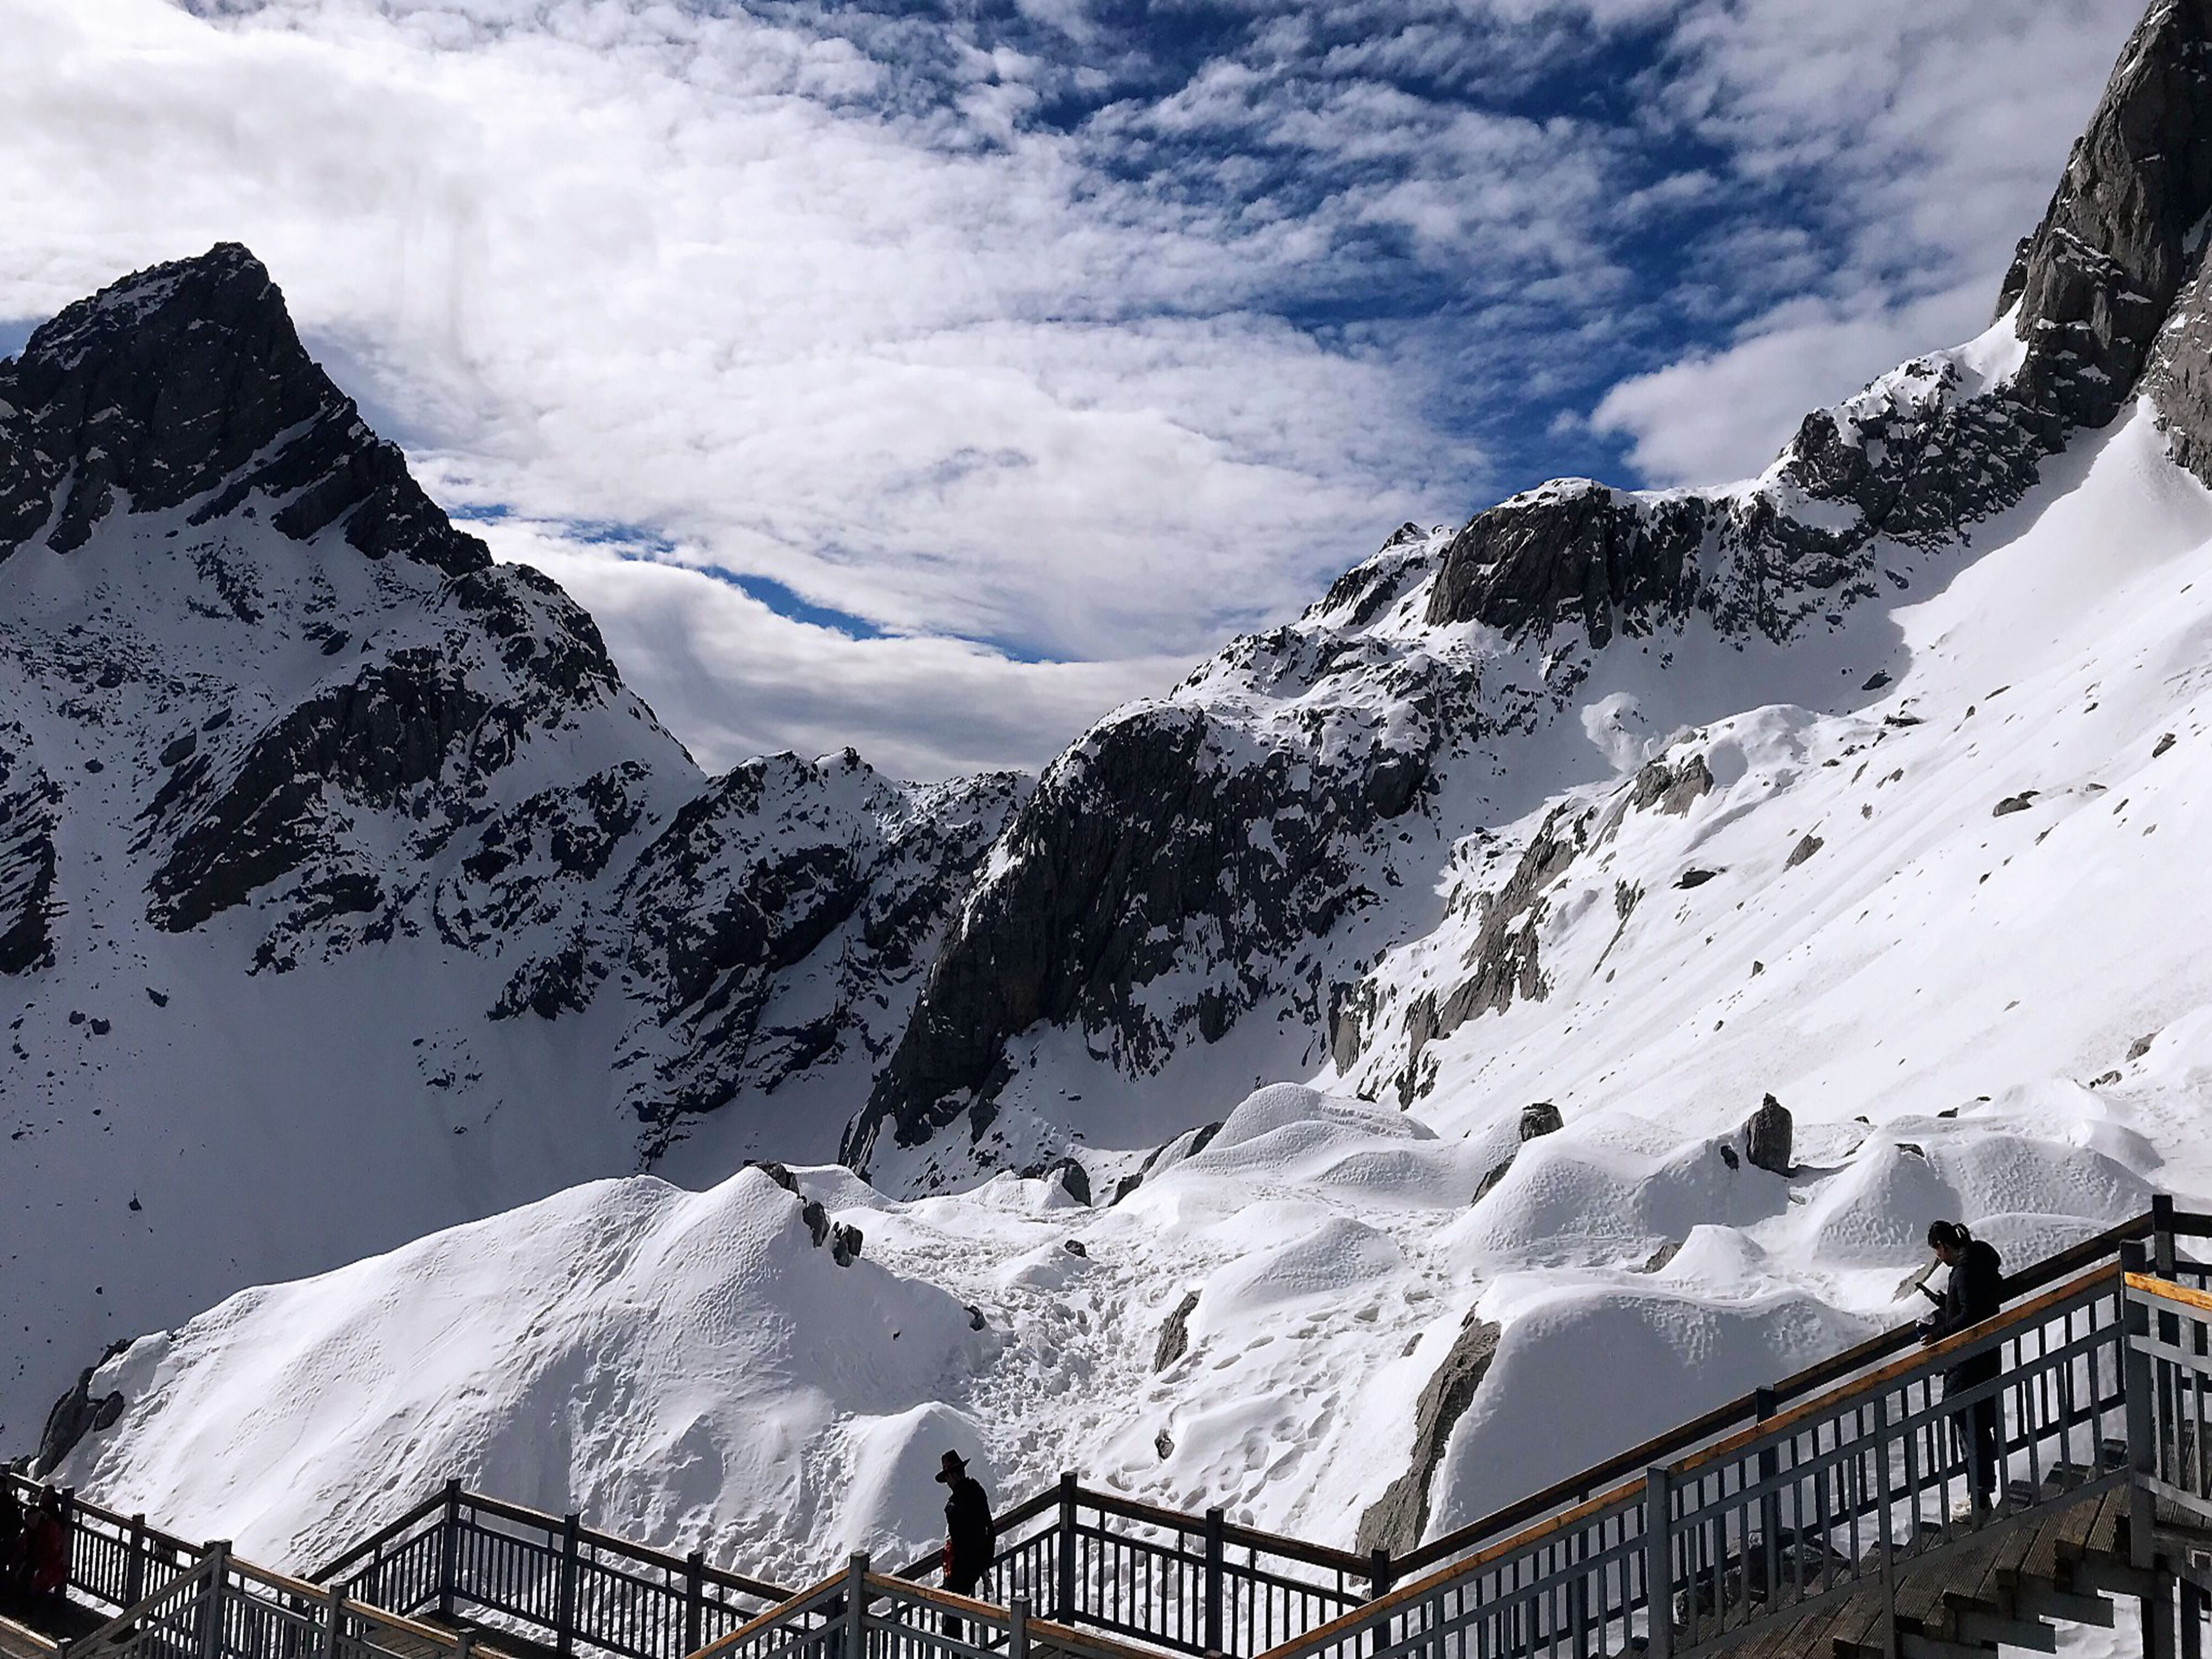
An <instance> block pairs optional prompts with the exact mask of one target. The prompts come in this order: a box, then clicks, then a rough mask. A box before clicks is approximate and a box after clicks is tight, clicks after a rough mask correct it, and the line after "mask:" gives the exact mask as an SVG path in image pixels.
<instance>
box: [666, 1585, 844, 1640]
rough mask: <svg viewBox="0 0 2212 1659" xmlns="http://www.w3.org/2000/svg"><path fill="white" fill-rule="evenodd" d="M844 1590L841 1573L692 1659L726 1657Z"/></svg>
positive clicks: (757, 1617)
mask: <svg viewBox="0 0 2212 1659" xmlns="http://www.w3.org/2000/svg"><path fill="white" fill-rule="evenodd" d="M844 1589H845V1574H843V1573H842V1572H839V1573H837V1574H836V1575H834V1576H833V1577H828V1578H825V1579H823V1581H822V1582H821V1583H818V1584H816V1585H814V1586H813V1587H812V1588H811V1589H803V1590H801V1591H799V1594H798V1595H793V1596H788V1597H787V1598H786V1599H785V1600H783V1601H779V1602H778V1603H777V1604H776V1605H775V1606H774V1607H769V1608H766V1609H764V1610H763V1611H762V1612H759V1613H755V1614H754V1615H753V1616H752V1617H751V1618H750V1619H748V1620H745V1622H744V1624H742V1625H740V1626H738V1627H737V1628H736V1629H735V1630H733V1631H732V1632H730V1633H729V1634H728V1635H727V1636H718V1637H716V1638H714V1640H713V1641H711V1642H709V1643H708V1644H707V1645H706V1646H705V1647H703V1648H701V1649H700V1650H698V1651H697V1652H696V1653H694V1654H692V1655H691V1656H690V1659H712V1656H714V1655H718V1654H723V1653H727V1652H729V1651H730V1650H732V1649H733V1648H735V1647H737V1646H738V1644H740V1643H743V1642H746V1641H750V1639H751V1638H753V1637H754V1636H755V1635H756V1634H757V1633H758V1632H761V1631H763V1630H766V1629H767V1628H768V1627H769V1626H771V1625H773V1624H775V1622H776V1621H777V1620H781V1619H787V1618H789V1617H791V1616H792V1615H793V1613H804V1612H805V1611H806V1609H807V1608H808V1607H812V1606H814V1605H815V1604H817V1602H822V1601H830V1600H833V1599H834V1598H836V1596H838V1595H842V1593H843V1591H844Z"/></svg>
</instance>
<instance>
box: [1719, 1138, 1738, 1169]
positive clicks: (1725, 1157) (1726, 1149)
mask: <svg viewBox="0 0 2212 1659" xmlns="http://www.w3.org/2000/svg"><path fill="white" fill-rule="evenodd" d="M1720 1150H1721V1162H1722V1163H1723V1164H1727V1165H1728V1166H1729V1169H1731V1170H1735V1169H1740V1168H1741V1167H1742V1163H1743V1160H1742V1159H1741V1158H1738V1157H1737V1156H1736V1155H1735V1147H1733V1146H1729V1145H1728V1144H1727V1143H1725V1142H1723V1144H1722V1146H1721V1149H1720Z"/></svg>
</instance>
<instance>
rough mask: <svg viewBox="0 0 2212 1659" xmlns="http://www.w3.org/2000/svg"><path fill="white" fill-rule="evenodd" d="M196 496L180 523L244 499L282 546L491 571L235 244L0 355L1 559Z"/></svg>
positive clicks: (98, 299)
mask: <svg viewBox="0 0 2212 1659" xmlns="http://www.w3.org/2000/svg"><path fill="white" fill-rule="evenodd" d="M201 497H204V498H205V499H204V500H201V501H199V504H198V506H197V507H196V509H195V511H194V514H193V517H194V520H195V522H199V523H204V522H206V521H207V520H210V519H213V518H216V517H218V516H220V515H222V514H224V513H232V512H235V511H239V510H240V509H241V508H242V507H244V506H245V505H246V503H247V502H248V501H255V502H258V503H260V504H261V505H262V507H263V508H264V511H265V513H266V516H267V518H268V521H269V522H270V524H271V525H273V526H275V527H276V529H277V530H279V531H280V532H283V534H285V535H287V536H290V537H293V538H296V539H300V540H306V539H307V538H310V537H313V536H314V535H316V534H318V533H319V532H321V531H323V530H325V529H327V528H329V527H330V526H333V525H341V524H342V525H343V532H344V536H345V539H346V540H347V542H349V544H352V545H353V546H354V547H356V548H357V549H359V550H361V551H362V552H363V553H365V554H367V555H368V556H369V557H371V558H377V559H380V558H385V557H387V556H400V557H403V558H407V559H411V560H415V561H416V562H421V563H423V564H427V565H430V566H433V567H435V568H437V569H439V570H441V571H443V572H445V573H447V574H452V575H459V574H462V573H464V572H466V571H471V570H476V569H479V568H483V566H485V565H488V564H489V562H490V556H489V554H488V553H487V552H486V551H485V550H484V546H483V543H482V542H479V541H478V540H477V539H476V538H474V537H473V536H468V535H464V534H462V533H461V532H459V531H456V530H455V529H454V528H453V526H452V525H451V523H449V522H448V521H447V518H446V515H445V514H444V513H441V512H440V511H439V510H438V509H437V508H436V507H434V506H433V505H432V504H431V502H430V501H429V498H428V496H426V495H423V494H422V490H421V489H420V488H419V487H418V486H417V485H416V483H415V481H414V480H413V479H412V478H411V477H409V475H408V472H407V468H406V465H405V463H404V460H403V459H402V458H401V456H400V453H399V451H398V449H397V448H396V447H393V446H392V445H391V444H388V443H386V442H384V441H381V440H380V439H379V438H378V437H377V436H376V435H374V433H372V432H370V431H369V429H368V428H367V427H366V426H365V425H363V424H362V420H361V417H360V415H359V412H358V411H357V410H356V409H355V407H354V404H353V402H352V400H351V399H350V398H347V397H345V396H344V395H343V393H341V392H339V391H338V389H337V387H336V386H333V385H331V381H330V379H329V377H328V376H327V375H325V374H324V373H323V372H322V370H321V369H320V368H318V367H317V366H316V365H315V363H314V362H313V359H312V358H310V357H309V356H307V352H306V350H305V349H303V348H302V347H301V344H300V340H299V336H298V334H297V333H296V332H295V331H294V329H293V327H292V321H291V318H290V317H289V314H288V313H286V311H285V307H284V301H283V295H281V294H279V293H278V292H277V290H276V285H275V284H274V283H271V282H270V279H269V273H268V271H267V270H264V269H263V267H262V265H261V263H260V261H258V259H256V258H254V257H253V256H252V254H250V253H248V252H246V250H245V249H244V248H242V247H240V246H236V245H235V244H234V243H222V244H219V245H217V246H216V247H214V248H211V249H210V250H209V252H206V253H205V254H203V255H201V256H200V257H199V258H196V259H185V260H179V261H177V262H175V263H173V264H164V265H156V266H155V267H153V268H152V269H151V270H143V271H140V272H138V273H137V275H135V276H128V277H125V279H124V280H123V281H121V282H119V283H115V284H113V285H112V286H111V287H108V288H106V289H101V290H100V293H99V294H97V295H94V297H92V298H91V299H89V300H82V301H78V302H77V303H76V304H75V305H73V306H70V307H68V308H67V309H65V310H64V311H63V312H62V313H60V315H58V316H57V317H55V318H54V319H53V320H52V321H51V322H49V323H47V324H46V325H43V326H42V327H40V328H39V329H38V330H37V331H34V332H33V334H32V336H31V337H30V339H29V340H28V341H27V343H25V345H24V348H23V351H22V355H21V356H19V357H17V358H15V359H14V360H13V361H12V362H0V558H4V557H6V556H7V555H8V554H9V553H10V552H12V551H13V550H15V548H16V547H18V546H20V545H21V544H22V543H23V542H24V541H25V540H26V539H27V538H30V537H31V536H33V535H35V534H37V533H39V532H40V531H42V530H43V531H44V532H45V534H46V540H47V542H48V543H49V544H50V545H52V547H53V548H54V549H55V550H57V551H59V552H69V551H70V550H74V549H76V548H77V547H79V546H82V544H83V543H84V541H85V539H86V538H88V536H89V535H90V533H91V531H92V527H93V526H94V524H95V523H97V522H98V521H99V520H100V519H101V518H102V517H103V516H105V515H106V513H108V512H109V511H110V510H112V508H113V507H116V506H117V505H118V500H120V501H128V503H129V505H130V507H131V510H132V511H133V512H138V513H143V512H149V511H152V510H155V509H159V508H168V507H181V506H184V505H185V504H186V503H188V502H191V501H195V499H196V498H201Z"/></svg>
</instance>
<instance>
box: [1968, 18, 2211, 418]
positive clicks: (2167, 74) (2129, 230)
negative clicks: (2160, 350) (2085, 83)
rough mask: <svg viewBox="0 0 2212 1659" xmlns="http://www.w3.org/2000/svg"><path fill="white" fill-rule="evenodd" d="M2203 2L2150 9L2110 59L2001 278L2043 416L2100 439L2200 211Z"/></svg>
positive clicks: (2184, 256)
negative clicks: (2095, 429)
mask: <svg viewBox="0 0 2212 1659" xmlns="http://www.w3.org/2000/svg"><path fill="white" fill-rule="evenodd" d="M2208 88H2212V0H2159V3H2156V4H2154V5H2153V6H2152V7H2151V9H2150V10H2149V11H2148V13H2147V14H2146V15H2144V18H2143V20H2142V22H2141V23H2140V24H2138V25H2137V26H2136V32H2135V33H2134V34H2133V35H2132V36H2130V39H2129V40H2128V44H2127V46H2126V48H2125V49H2124V51H2123V52H2121V54H2120V58H2119V62H2118V64H2117V65H2116V66H2115V67H2114V69H2113V70H2112V80H2111V81H2110V82H2108V83H2107V84H2106V88H2105V96H2104V100H2103V101H2102V102H2101V103H2100V105H2099V106H2098V109H2097V113H2096V115H2095V117H2094V118H2093V119H2092V120H2091V122H2090V124H2089V126H2088V129H2087V131H2085V132H2084V133H2083V134H2082V135H2081V137H2080V138H2079V139H2077V140H2076V141H2075V145H2074V149H2073V153H2072V155H2070V156H2069V158H2068V160H2067V163H2066V172H2065V174H2064V176H2063V177H2062V178H2061V179H2060V180H2059V183H2058V188H2057V191H2056V192H2055V193H2054V194H2053V195H2052V197H2051V206H2050V208H2049V210H2047V211H2046V212H2045V215H2044V217H2043V222H2042V223H2041V224H2040V225H2039V226H2037V228H2036V229H2035V231H2034V233H2033V234H2031V235H2029V236H2027V238H2025V239H2024V240H2022V241H2021V245H2020V249H2019V252H2017V254H2016V255H2015V258H2014V260H2013V264H2012V269H2011V270H2010V271H2008V273H2007V275H2006V276H2005V281H2004V287H2003V289H2002V292H2001V293H2000V295H1999V297H1998V301H1997V313H1998V315H2000V316H2002V315H2003V314H2004V313H2007V312H2008V311H2010V310H2012V309H2013V307H2015V306H2017V307H2019V313H2018V316H2017V318H2016V319H2015V329H2016V331H2018V333H2019V336H2020V337H2021V339H2022V340H2024V341H2026V342H2027V343H2028V345H2029V348H2030V369H2031V372H2032V373H2033V374H2034V376H2035V378H2037V379H2038V380H2040V381H2041V382H2042V384H2041V386H2039V387H2038V390H2039V391H2042V392H2045V394H2046V395H2047V396H2048V398H2049V399H2050V401H2051V405H2052V406H2053V408H2054V409H2056V410H2057V411H2058V412H2059V413H2061V414H2063V416H2065V417H2066V418H2067V419H2069V421H2071V422H2075V424H2078V425H2083V426H2102V425H2104V424H2105V423H2106V422H2107V421H2110V420H2111V419H2112V416H2114V415H2115V414H2117V413H2118V411H2119V410H2120V409H2121V408H2122V407H2123V405H2124V404H2125V403H2126V402H2127V400H2128V399H2129V398H2130V396H2132V395H2133V393H2134V391H2135V387H2136V380H2137V379H2138V377H2139V376H2140V375H2141V374H2142V369H2143V366H2144V362H2145V360H2146V358H2147V356H2148V353H2149V351H2150V348H2151V344H2152V343H2153V341H2154V338H2155V337H2156V336H2157V333H2158V331H2159V328H2160V325H2161V324H2162V323H2163V321H2164V320H2165V319H2166V314H2167V313H2168V311H2169V309H2170V308H2171V307H2172V304H2173V301H2174V297H2175V295H2177V294H2178V293H2179V291H2180V289H2181V286H2182V283H2183V282H2184V280H2185V278H2186V277H2187V276H2188V275H2189V267H2190V264H2191V260H2192V258H2193V255H2194V252H2195V249H2194V247H2193V246H2192V235H2193V233H2194V232H2195V231H2196V229H2197V227H2198V225H2199V224H2200V223H2201V222H2202V221H2203V218H2204V216H2205V215H2206V213H2207V212H2208V211H2212V98H2208V96H2207V93H2208Z"/></svg>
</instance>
